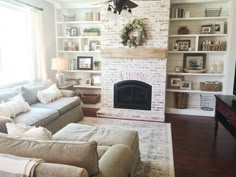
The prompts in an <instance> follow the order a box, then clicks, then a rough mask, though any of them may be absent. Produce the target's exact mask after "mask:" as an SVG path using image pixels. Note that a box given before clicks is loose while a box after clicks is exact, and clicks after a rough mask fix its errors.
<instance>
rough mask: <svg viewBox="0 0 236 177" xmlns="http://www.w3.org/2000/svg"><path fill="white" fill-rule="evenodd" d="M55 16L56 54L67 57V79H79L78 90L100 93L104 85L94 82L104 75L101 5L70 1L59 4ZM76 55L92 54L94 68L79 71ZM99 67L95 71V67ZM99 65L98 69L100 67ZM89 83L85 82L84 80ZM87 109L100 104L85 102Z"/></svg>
mask: <svg viewBox="0 0 236 177" xmlns="http://www.w3.org/2000/svg"><path fill="white" fill-rule="evenodd" d="M55 18H56V40H57V41H56V45H57V55H58V56H59V57H64V58H67V59H68V63H69V65H68V69H67V70H64V71H63V72H64V74H65V78H66V80H70V81H71V80H73V81H78V82H77V83H78V84H79V85H78V84H74V85H73V88H74V90H75V91H76V93H89V94H100V93H101V86H99V85H97V84H96V85H93V78H94V77H95V76H96V77H101V70H100V69H99V68H100V67H99V66H95V65H94V63H95V62H97V63H99V62H101V57H100V53H101V52H100V44H101V35H100V34H101V32H100V31H101V25H102V23H101V21H100V6H84V7H80V6H79V4H78V5H76V6H74V4H70V3H67V5H66V7H63V6H61V7H58V8H57V9H56V12H55ZM77 57H89V58H90V57H92V60H93V63H92V65H93V70H87V69H86V70H79V69H78V68H77V67H78V66H77V62H78V59H77ZM94 68H95V69H96V70H95V69H94ZM97 68H98V69H97ZM87 81H88V82H90V83H86V84H85V82H87ZM82 105H83V106H82V107H86V108H99V107H100V106H101V103H100V102H99V103H97V104H83V103H82Z"/></svg>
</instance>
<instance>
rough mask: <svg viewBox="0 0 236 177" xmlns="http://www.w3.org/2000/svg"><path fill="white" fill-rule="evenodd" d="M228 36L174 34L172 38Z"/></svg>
mask: <svg viewBox="0 0 236 177" xmlns="http://www.w3.org/2000/svg"><path fill="white" fill-rule="evenodd" d="M227 36H228V34H173V35H169V37H170V38H188V37H189V38H195V37H227Z"/></svg>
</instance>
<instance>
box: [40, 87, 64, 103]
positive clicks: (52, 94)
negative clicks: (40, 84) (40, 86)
mask: <svg viewBox="0 0 236 177" xmlns="http://www.w3.org/2000/svg"><path fill="white" fill-rule="evenodd" d="M37 97H38V99H39V101H40V102H41V103H43V104H47V103H50V102H53V101H54V100H56V99H58V98H60V97H62V94H61V91H60V90H59V89H58V88H57V86H56V84H53V85H52V86H50V87H49V88H47V89H45V90H42V91H38V94H37Z"/></svg>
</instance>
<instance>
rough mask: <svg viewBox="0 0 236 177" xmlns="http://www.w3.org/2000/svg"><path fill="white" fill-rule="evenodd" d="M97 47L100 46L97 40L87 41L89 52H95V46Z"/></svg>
mask: <svg viewBox="0 0 236 177" xmlns="http://www.w3.org/2000/svg"><path fill="white" fill-rule="evenodd" d="M98 45H100V41H98V40H91V41H89V48H90V51H96V46H98Z"/></svg>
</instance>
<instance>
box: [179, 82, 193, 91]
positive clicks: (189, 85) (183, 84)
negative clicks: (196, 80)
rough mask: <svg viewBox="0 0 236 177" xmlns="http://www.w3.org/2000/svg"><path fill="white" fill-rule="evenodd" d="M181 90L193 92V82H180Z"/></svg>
mask: <svg viewBox="0 0 236 177" xmlns="http://www.w3.org/2000/svg"><path fill="white" fill-rule="evenodd" d="M180 89H181V90H192V82H189V81H182V82H180Z"/></svg>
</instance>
